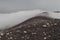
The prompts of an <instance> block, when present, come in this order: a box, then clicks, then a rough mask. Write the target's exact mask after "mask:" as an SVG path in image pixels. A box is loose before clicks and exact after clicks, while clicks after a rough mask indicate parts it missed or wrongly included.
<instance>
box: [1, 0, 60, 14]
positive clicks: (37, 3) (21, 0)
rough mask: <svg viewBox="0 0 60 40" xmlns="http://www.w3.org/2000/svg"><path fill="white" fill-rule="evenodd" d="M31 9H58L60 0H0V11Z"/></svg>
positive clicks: (59, 8)
mask: <svg viewBox="0 0 60 40" xmlns="http://www.w3.org/2000/svg"><path fill="white" fill-rule="evenodd" d="M31 9H40V10H46V11H55V10H60V0H0V13H9V12H16V11H20V10H31Z"/></svg>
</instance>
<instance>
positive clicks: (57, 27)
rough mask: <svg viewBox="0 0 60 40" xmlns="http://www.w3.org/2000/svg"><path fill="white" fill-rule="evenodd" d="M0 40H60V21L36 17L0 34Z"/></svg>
mask: <svg viewBox="0 0 60 40" xmlns="http://www.w3.org/2000/svg"><path fill="white" fill-rule="evenodd" d="M0 40H60V20H59V19H52V18H47V17H41V16H38V17H34V18H31V19H29V20H27V21H25V22H23V23H21V24H18V25H16V26H14V27H13V28H9V29H7V30H5V31H3V32H0Z"/></svg>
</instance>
